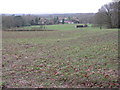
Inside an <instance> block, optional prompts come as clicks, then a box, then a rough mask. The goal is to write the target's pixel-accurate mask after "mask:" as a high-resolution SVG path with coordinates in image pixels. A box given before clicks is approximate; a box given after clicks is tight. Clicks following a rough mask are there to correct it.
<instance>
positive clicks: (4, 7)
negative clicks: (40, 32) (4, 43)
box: [0, 0, 112, 14]
mask: <svg viewBox="0 0 120 90" xmlns="http://www.w3.org/2000/svg"><path fill="white" fill-rule="evenodd" d="M111 1H112V0H1V1H0V13H2V14H3V13H9V14H46V13H49V14H50V13H51V14H52V13H91V12H93V13H95V12H97V11H98V9H99V8H100V7H101V6H102V5H104V4H106V3H109V2H111Z"/></svg>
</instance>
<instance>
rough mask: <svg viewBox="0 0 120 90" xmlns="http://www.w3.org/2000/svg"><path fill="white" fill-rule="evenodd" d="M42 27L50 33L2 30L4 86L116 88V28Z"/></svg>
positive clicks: (117, 84)
mask: <svg viewBox="0 0 120 90" xmlns="http://www.w3.org/2000/svg"><path fill="white" fill-rule="evenodd" d="M36 27H37V26H36ZM46 27H47V29H50V30H53V31H17V32H15V31H11V32H7V31H3V52H2V54H3V55H2V58H3V60H2V61H3V62H2V63H3V65H2V66H3V77H2V79H3V82H2V84H3V85H4V86H6V87H9V88H15V87H16V88H19V87H23V88H28V87H29V88H32V87H33V88H56V87H57V88H88V87H92V88H97V87H106V88H112V87H119V83H118V48H117V47H118V30H117V29H102V30H100V29H99V28H94V27H87V28H78V29H76V28H75V27H74V24H72V25H51V26H46ZM27 28H31V27H27Z"/></svg>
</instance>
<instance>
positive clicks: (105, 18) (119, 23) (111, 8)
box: [94, 1, 120, 28]
mask: <svg viewBox="0 0 120 90" xmlns="http://www.w3.org/2000/svg"><path fill="white" fill-rule="evenodd" d="M94 19H95V24H96V25H97V26H99V27H100V28H102V27H104V26H105V27H107V28H120V1H116V2H115V1H114V2H111V3H109V4H105V5H103V6H102V7H101V8H100V9H99V11H98V12H97V13H96V14H95V17H94Z"/></svg>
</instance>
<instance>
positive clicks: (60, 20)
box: [2, 13, 94, 29]
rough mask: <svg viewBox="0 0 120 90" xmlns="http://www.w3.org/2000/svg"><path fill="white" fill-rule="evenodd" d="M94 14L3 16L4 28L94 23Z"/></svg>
mask: <svg viewBox="0 0 120 90" xmlns="http://www.w3.org/2000/svg"><path fill="white" fill-rule="evenodd" d="M93 16H94V13H84V14H82V13H81V14H53V15H52V14H51V15H2V27H3V29H6V28H14V27H22V26H31V25H53V24H65V23H67V24H76V23H82V24H83V23H84V24H87V23H93V20H92V19H93Z"/></svg>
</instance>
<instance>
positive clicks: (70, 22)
mask: <svg viewBox="0 0 120 90" xmlns="http://www.w3.org/2000/svg"><path fill="white" fill-rule="evenodd" d="M64 22H65V23H67V24H74V22H72V21H64Z"/></svg>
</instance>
